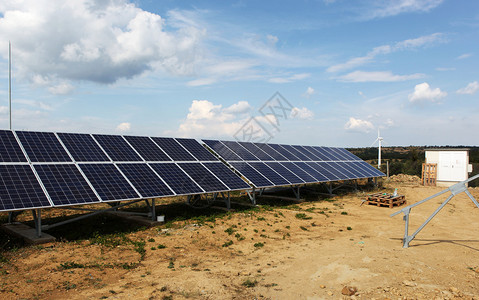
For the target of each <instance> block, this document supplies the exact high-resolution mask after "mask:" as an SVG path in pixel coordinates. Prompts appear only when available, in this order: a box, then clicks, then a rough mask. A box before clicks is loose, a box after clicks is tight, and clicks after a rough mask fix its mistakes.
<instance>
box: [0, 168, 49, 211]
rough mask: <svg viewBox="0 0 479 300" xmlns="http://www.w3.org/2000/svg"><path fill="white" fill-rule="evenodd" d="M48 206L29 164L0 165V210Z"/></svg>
mask: <svg viewBox="0 0 479 300" xmlns="http://www.w3.org/2000/svg"><path fill="white" fill-rule="evenodd" d="M50 206H51V204H50V202H49V201H48V199H47V197H46V196H45V193H44V192H43V190H42V187H41V186H40V184H39V183H38V180H37V178H36V177H35V174H34V173H33V170H32V168H31V167H30V166H29V165H0V210H16V209H33V208H42V207H50Z"/></svg>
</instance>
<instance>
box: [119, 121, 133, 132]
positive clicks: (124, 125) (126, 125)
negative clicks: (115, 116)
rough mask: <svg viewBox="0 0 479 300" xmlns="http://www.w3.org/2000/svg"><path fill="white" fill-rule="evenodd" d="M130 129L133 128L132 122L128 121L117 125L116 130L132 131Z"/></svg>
mask: <svg viewBox="0 0 479 300" xmlns="http://www.w3.org/2000/svg"><path fill="white" fill-rule="evenodd" d="M130 129H131V123H128V122H123V123H120V124H118V126H116V130H118V131H121V132H125V131H130Z"/></svg>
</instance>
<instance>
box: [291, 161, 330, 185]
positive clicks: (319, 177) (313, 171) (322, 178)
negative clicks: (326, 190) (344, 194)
mask: <svg viewBox="0 0 479 300" xmlns="http://www.w3.org/2000/svg"><path fill="white" fill-rule="evenodd" d="M294 164H295V165H297V166H298V167H300V168H301V169H303V170H304V171H306V172H308V174H310V175H311V176H313V177H314V178H315V179H316V182H327V181H329V179H328V177H326V176H324V175H323V174H321V173H319V172H318V171H316V169H314V168H313V167H312V166H310V165H309V164H308V163H305V162H295V163H294Z"/></svg>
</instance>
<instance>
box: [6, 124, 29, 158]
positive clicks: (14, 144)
mask: <svg viewBox="0 0 479 300" xmlns="http://www.w3.org/2000/svg"><path fill="white" fill-rule="evenodd" d="M0 162H3V163H13V162H27V158H26V157H25V153H23V150H22V147H21V146H20V144H19V143H18V140H17V138H16V137H15V135H14V133H13V131H11V130H0Z"/></svg>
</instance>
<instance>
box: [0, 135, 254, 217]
mask: <svg viewBox="0 0 479 300" xmlns="http://www.w3.org/2000/svg"><path fill="white" fill-rule="evenodd" d="M220 165H221V166H220ZM249 188H251V187H250V186H249V185H248V184H247V183H246V182H245V181H243V180H242V179H241V178H240V177H239V176H238V175H236V174H235V173H234V172H233V171H232V170H231V169H229V168H227V167H226V166H224V165H223V164H222V163H221V162H219V160H218V159H217V158H216V157H215V156H214V155H212V154H211V153H210V152H209V151H208V150H206V148H204V147H203V146H202V145H201V144H200V143H198V142H197V141H196V140H194V139H175V138H160V137H145V136H141V137H140V136H120V135H102V134H80V133H53V132H31V131H10V130H0V211H10V210H21V209H35V208H45V207H57V206H69V205H80V204H89V203H100V202H108V201H122V200H133V199H147V198H158V197H167V196H178V195H189V194H203V193H210V192H223V191H232V190H244V189H249Z"/></svg>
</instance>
